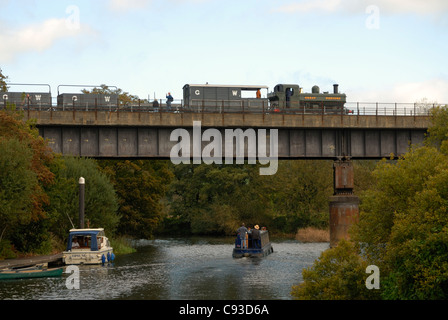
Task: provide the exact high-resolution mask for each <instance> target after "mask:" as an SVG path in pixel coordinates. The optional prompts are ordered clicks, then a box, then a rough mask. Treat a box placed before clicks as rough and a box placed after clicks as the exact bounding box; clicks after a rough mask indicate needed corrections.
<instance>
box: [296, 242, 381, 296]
mask: <svg viewBox="0 0 448 320" xmlns="http://www.w3.org/2000/svg"><path fill="white" fill-rule="evenodd" d="M367 266H368V263H367V261H366V260H364V259H362V258H361V257H360V255H359V252H358V251H357V249H356V248H355V246H354V245H353V244H352V243H350V242H348V241H345V240H342V241H340V242H339V244H338V246H337V247H336V248H333V249H330V250H326V251H324V252H323V253H322V254H321V256H320V257H319V259H318V260H316V261H315V263H314V265H313V266H312V267H311V268H308V269H304V270H303V271H302V275H303V280H304V282H303V283H301V284H299V285H296V286H293V287H292V291H291V295H292V296H293V297H294V298H296V299H299V300H365V299H377V298H379V293H378V291H376V290H369V289H367V288H366V284H365V281H366V268H367Z"/></svg>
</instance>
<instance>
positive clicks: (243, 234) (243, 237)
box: [236, 223, 247, 249]
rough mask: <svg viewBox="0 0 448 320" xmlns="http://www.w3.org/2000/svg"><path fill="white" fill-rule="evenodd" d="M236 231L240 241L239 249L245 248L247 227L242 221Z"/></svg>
mask: <svg viewBox="0 0 448 320" xmlns="http://www.w3.org/2000/svg"><path fill="white" fill-rule="evenodd" d="M236 232H237V234H238V237H239V238H240V241H241V249H247V240H246V235H247V228H246V226H245V225H244V223H243V224H241V227H239V228H238V230H236Z"/></svg>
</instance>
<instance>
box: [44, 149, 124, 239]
mask: <svg viewBox="0 0 448 320" xmlns="http://www.w3.org/2000/svg"><path fill="white" fill-rule="evenodd" d="M51 169H52V171H53V172H54V173H55V175H56V179H55V183H54V184H53V185H51V187H49V188H47V193H48V195H49V197H50V205H49V206H48V207H47V208H46V210H47V212H48V220H49V225H50V226H49V228H50V229H51V230H52V232H53V233H55V234H56V235H57V236H58V237H59V238H60V239H65V237H66V236H67V232H68V230H69V229H71V228H73V227H75V228H78V227H79V225H78V221H79V178H80V177H83V178H85V223H86V224H87V223H88V224H89V226H90V227H91V228H104V229H105V231H106V232H107V233H108V234H114V232H115V231H116V228H117V226H118V222H119V219H120V216H119V215H118V213H117V210H118V199H117V196H116V193H115V190H114V189H113V184H112V183H111V181H110V180H109V178H108V177H107V176H106V175H105V174H104V173H103V172H101V170H100V169H99V167H98V165H97V163H96V161H95V160H92V159H86V158H78V157H70V156H64V157H61V156H59V157H57V158H56V160H55V161H54V163H53V164H52V166H51ZM86 227H87V225H86Z"/></svg>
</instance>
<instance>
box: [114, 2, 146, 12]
mask: <svg viewBox="0 0 448 320" xmlns="http://www.w3.org/2000/svg"><path fill="white" fill-rule="evenodd" d="M151 2H152V0H110V3H109V7H110V9H112V10H113V11H118V12H120V11H123V10H136V9H142V8H145V7H146V6H147V5H149V4H150V3H151Z"/></svg>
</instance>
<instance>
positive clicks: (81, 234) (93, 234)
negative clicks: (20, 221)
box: [67, 229, 105, 251]
mask: <svg viewBox="0 0 448 320" xmlns="http://www.w3.org/2000/svg"><path fill="white" fill-rule="evenodd" d="M104 236H105V234H104V229H72V230H70V234H69V236H68V241H67V251H70V250H71V249H72V242H73V240H74V238H77V239H84V240H85V241H87V240H88V242H87V243H88V244H90V249H91V251H98V241H97V237H104ZM82 246H83V244H81V247H82Z"/></svg>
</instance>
